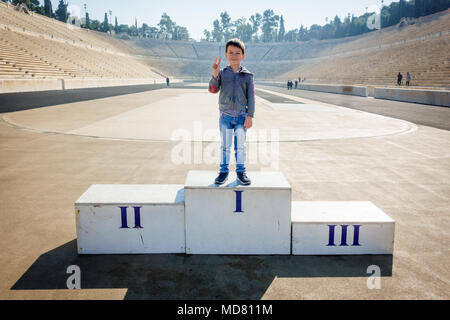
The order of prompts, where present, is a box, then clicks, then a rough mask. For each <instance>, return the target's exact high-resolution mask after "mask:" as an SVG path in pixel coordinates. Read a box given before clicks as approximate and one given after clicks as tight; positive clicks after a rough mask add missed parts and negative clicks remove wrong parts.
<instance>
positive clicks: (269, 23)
mask: <svg viewBox="0 0 450 320" xmlns="http://www.w3.org/2000/svg"><path fill="white" fill-rule="evenodd" d="M279 19H280V18H279V16H277V15H275V13H274V12H273V10H272V9H267V10H266V11H264V12H263V17H262V32H263V38H262V40H263V42H271V41H273V40H274V39H273V32H274V29H275V28H276V27H278V20H279Z"/></svg>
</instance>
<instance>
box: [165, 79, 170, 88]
mask: <svg viewBox="0 0 450 320" xmlns="http://www.w3.org/2000/svg"><path fill="white" fill-rule="evenodd" d="M166 84H167V86H169V84H170V79H169V77H167V78H166Z"/></svg>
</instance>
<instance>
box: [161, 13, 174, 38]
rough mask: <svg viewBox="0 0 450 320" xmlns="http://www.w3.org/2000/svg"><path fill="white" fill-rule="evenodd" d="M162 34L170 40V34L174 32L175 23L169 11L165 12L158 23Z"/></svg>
mask: <svg viewBox="0 0 450 320" xmlns="http://www.w3.org/2000/svg"><path fill="white" fill-rule="evenodd" d="M158 26H159V30H160V34H161V36H162V38H163V39H166V40H168V39H169V38H170V35H172V34H173V31H174V27H175V23H174V22H173V21H172V19H171V18H170V17H169V15H168V14H167V13H165V12H164V13H163V14H162V16H161V20H160V21H159V23H158Z"/></svg>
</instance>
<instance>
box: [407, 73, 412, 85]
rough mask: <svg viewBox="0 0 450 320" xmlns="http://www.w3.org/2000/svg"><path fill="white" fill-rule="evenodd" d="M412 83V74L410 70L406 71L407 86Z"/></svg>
mask: <svg viewBox="0 0 450 320" xmlns="http://www.w3.org/2000/svg"><path fill="white" fill-rule="evenodd" d="M410 85H411V75H410V74H409V72H407V73H406V86H407V87H409V86H410Z"/></svg>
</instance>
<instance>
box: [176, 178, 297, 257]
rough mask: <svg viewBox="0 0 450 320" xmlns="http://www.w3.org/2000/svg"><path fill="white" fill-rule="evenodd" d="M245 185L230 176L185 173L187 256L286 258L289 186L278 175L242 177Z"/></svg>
mask: <svg viewBox="0 0 450 320" xmlns="http://www.w3.org/2000/svg"><path fill="white" fill-rule="evenodd" d="M247 175H248V177H249V178H250V179H251V180H252V184H251V185H250V186H243V185H240V184H239V183H238V182H237V181H236V174H235V173H233V172H230V175H229V177H228V181H227V183H226V184H224V185H222V186H217V185H215V184H214V179H215V178H216V176H217V172H216V171H190V172H189V173H188V176H187V178H186V183H185V187H184V190H185V219H186V253H187V254H239V255H240V254H255V255H257V254H258V255H259V254H290V252H291V186H290V185H289V183H288V181H287V180H286V179H285V177H284V176H283V174H282V173H280V172H264V171H262V172H248V173H247Z"/></svg>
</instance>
